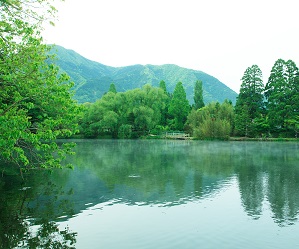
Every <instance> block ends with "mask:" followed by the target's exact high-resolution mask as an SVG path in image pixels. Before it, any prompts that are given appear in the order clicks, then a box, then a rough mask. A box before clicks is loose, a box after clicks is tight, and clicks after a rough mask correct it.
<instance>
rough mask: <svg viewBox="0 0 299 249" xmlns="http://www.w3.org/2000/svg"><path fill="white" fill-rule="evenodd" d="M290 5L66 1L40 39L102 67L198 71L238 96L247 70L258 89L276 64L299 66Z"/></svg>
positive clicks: (298, 18)
mask: <svg viewBox="0 0 299 249" xmlns="http://www.w3.org/2000/svg"><path fill="white" fill-rule="evenodd" d="M297 1H298V0H282V1H278V0H205V1H203V0H150V1H149V0H84V1H82V0H65V2H63V3H60V2H59V3H56V4H55V6H56V8H57V9H58V20H56V21H55V27H51V26H46V27H45V30H44V32H43V37H44V41H45V42H46V43H49V44H56V45H61V46H63V47H65V48H67V49H72V50H74V51H76V52H77V53H79V54H81V55H82V56H84V57H86V58H88V59H90V60H93V61H97V62H99V63H102V64H105V65H108V66H113V67H120V66H129V65H135V64H142V65H146V64H152V65H163V64H176V65H178V66H181V67H185V68H190V69H194V70H200V71H203V72H205V73H208V74H210V75H212V76H214V77H215V78H217V79H219V80H220V81H221V82H223V83H224V84H225V85H227V86H228V87H230V88H231V89H232V90H234V91H236V92H239V89H240V85H241V78H242V76H243V74H244V72H245V70H246V68H248V67H250V66H252V65H254V64H256V65H258V66H259V67H260V69H261V70H262V72H263V79H264V84H266V82H267V80H268V77H269V75H270V72H271V68H272V66H273V65H274V63H275V61H276V60H278V59H279V58H281V59H284V60H289V59H291V60H293V61H294V62H295V63H296V65H297V66H299V32H298V30H299V28H298V24H299V14H298V8H297V5H298V3H297ZM161 80H162V79H161Z"/></svg>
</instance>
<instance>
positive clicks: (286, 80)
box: [265, 59, 299, 133]
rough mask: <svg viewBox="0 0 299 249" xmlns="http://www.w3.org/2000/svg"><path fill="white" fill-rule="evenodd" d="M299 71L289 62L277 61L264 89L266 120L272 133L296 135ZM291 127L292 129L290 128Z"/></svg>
mask: <svg viewBox="0 0 299 249" xmlns="http://www.w3.org/2000/svg"><path fill="white" fill-rule="evenodd" d="M298 90H299V70H298V68H297V66H296V64H295V63H294V62H293V61H291V60H288V61H284V60H282V59H278V60H277V61H276V62H275V64H274V66H273V67H272V70H271V74H270V77H269V80H268V82H267V84H266V87H265V97H266V101H267V111H268V120H269V124H270V127H271V131H272V132H274V133H281V132H287V133H288V132H289V131H290V130H291V131H292V132H293V133H294V132H295V133H297V132H296V131H295V130H297V128H296V126H297V125H295V124H296V122H297V120H298V115H299V102H298V100H299V93H298ZM292 127H293V128H292Z"/></svg>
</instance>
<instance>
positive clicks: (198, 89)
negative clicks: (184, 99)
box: [194, 80, 205, 110]
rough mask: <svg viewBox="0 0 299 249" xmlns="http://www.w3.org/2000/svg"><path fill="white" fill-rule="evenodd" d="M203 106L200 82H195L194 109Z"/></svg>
mask: <svg viewBox="0 0 299 249" xmlns="http://www.w3.org/2000/svg"><path fill="white" fill-rule="evenodd" d="M204 106H205V104H204V102H203V90H202V81H201V80H197V81H196V82H195V86H194V109H195V110H197V109H200V108H202V107H204Z"/></svg>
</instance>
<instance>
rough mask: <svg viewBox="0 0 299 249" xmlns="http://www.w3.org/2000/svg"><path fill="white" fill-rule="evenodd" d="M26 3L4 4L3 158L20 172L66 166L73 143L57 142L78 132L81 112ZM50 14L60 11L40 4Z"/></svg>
mask: <svg viewBox="0 0 299 249" xmlns="http://www.w3.org/2000/svg"><path fill="white" fill-rule="evenodd" d="M28 3H29V2H27V1H14V2H3V1H2V5H0V10H1V26H0V29H1V33H0V157H1V158H3V159H5V160H7V161H11V162H14V163H16V164H17V165H19V167H20V169H24V168H26V169H31V168H36V167H39V168H55V167H62V166H61V164H60V161H61V160H62V159H63V158H64V157H65V155H66V154H69V153H71V147H72V144H64V145H58V144H57V143H56V142H55V140H56V139H57V138H60V137H68V136H71V135H72V134H74V133H75V132H76V131H77V125H76V119H77V115H78V113H79V108H78V106H77V105H76V103H75V101H74V100H73V99H72V94H71V93H70V91H69V90H70V88H71V87H72V86H73V84H72V83H71V82H70V81H69V77H68V76H67V75H66V74H58V71H59V70H58V68H57V67H56V66H54V65H52V64H47V63H46V62H45V61H46V59H47V55H46V54H47V52H48V50H49V48H48V47H47V46H46V45H43V44H42V38H41V37H40V35H39V28H40V26H39V25H40V23H41V22H42V21H43V20H44V19H45V18H46V17H45V16H42V15H39V14H37V13H36V12H34V9H33V8H31V7H30V5H28ZM37 4H39V5H40V7H42V8H47V10H48V11H49V13H50V14H51V13H53V12H55V9H54V8H53V7H52V6H51V5H49V2H47V1H42V0H41V1H38V2H37Z"/></svg>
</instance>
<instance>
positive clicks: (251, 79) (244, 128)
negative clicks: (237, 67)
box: [235, 65, 264, 136]
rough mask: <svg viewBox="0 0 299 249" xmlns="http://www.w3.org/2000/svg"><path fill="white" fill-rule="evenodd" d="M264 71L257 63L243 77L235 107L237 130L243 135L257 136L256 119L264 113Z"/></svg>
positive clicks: (238, 133) (237, 132)
mask: <svg viewBox="0 0 299 249" xmlns="http://www.w3.org/2000/svg"><path fill="white" fill-rule="evenodd" d="M262 77H263V75H262V71H261V70H260V68H259V67H258V66H257V65H253V66H251V67H248V68H247V69H246V71H245V72H244V75H243V77H242V84H241V88H240V94H239V96H238V98H237V102H236V107H235V114H236V115H235V132H236V134H237V135H241V136H255V135H256V134H255V120H256V119H258V118H260V116H261V115H262V114H263V110H264V103H263V90H264V85H263V80H262Z"/></svg>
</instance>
